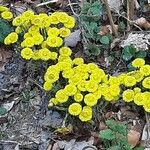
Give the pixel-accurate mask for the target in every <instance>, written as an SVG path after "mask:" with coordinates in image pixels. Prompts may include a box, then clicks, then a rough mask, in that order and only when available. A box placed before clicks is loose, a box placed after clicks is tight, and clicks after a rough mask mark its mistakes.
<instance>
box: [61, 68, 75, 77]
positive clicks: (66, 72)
mask: <svg viewBox="0 0 150 150" xmlns="http://www.w3.org/2000/svg"><path fill="white" fill-rule="evenodd" d="M73 75H74V71H73V69H68V70H64V71H63V72H62V76H63V77H64V78H71V77H72V76H73Z"/></svg>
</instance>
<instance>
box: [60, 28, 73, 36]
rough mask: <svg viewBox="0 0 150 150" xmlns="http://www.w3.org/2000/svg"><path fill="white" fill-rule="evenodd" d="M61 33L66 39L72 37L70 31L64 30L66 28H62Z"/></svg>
mask: <svg viewBox="0 0 150 150" xmlns="http://www.w3.org/2000/svg"><path fill="white" fill-rule="evenodd" d="M59 32H60V36H61V37H64V38H65V37H68V36H70V34H71V31H70V29H68V28H64V27H63V28H60V30H59Z"/></svg>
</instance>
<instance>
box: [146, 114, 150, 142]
mask: <svg viewBox="0 0 150 150" xmlns="http://www.w3.org/2000/svg"><path fill="white" fill-rule="evenodd" d="M145 117H146V123H147V128H148V140H150V114H149V113H147V112H145Z"/></svg>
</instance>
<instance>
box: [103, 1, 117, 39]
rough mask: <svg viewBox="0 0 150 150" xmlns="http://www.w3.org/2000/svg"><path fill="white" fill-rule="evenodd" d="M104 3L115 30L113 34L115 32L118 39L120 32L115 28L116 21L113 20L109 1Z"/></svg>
mask: <svg viewBox="0 0 150 150" xmlns="http://www.w3.org/2000/svg"><path fill="white" fill-rule="evenodd" d="M104 3H105V6H106V11H107V13H108V18H109V21H110V25H111V27H112V29H113V32H114V34H115V36H116V37H118V32H117V30H116V28H115V24H114V21H113V18H112V14H111V10H110V7H109V5H108V1H107V0H104Z"/></svg>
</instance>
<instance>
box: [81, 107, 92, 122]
mask: <svg viewBox="0 0 150 150" xmlns="http://www.w3.org/2000/svg"><path fill="white" fill-rule="evenodd" d="M79 119H80V120H81V121H82V122H86V121H90V120H91V119H92V108H91V107H89V106H84V107H83V109H82V111H81V113H80V115H79Z"/></svg>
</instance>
